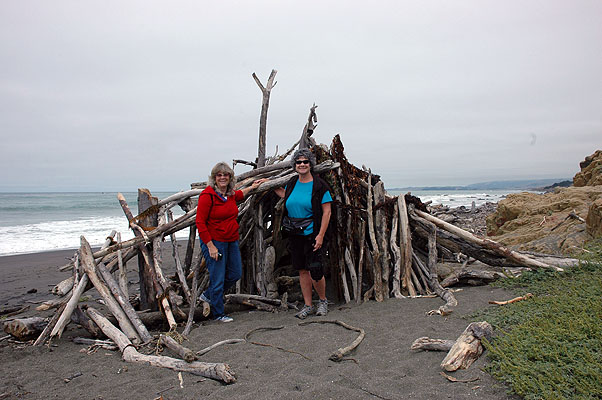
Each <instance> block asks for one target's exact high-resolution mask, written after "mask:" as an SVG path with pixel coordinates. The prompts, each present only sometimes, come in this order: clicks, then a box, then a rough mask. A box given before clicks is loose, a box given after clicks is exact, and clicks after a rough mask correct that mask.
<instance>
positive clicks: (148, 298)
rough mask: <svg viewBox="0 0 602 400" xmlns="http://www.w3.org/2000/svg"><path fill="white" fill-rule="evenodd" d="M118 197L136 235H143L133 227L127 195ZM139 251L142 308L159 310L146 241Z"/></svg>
mask: <svg viewBox="0 0 602 400" xmlns="http://www.w3.org/2000/svg"><path fill="white" fill-rule="evenodd" d="M117 199H118V200H119V204H120V205H121V208H122V209H123V213H124V214H125V216H126V218H127V219H128V222H129V223H130V226H131V227H132V230H133V231H134V234H135V235H136V237H141V236H142V233H141V232H140V231H138V230H136V229H134V227H133V224H135V221H134V216H133V215H132V211H131V210H130V207H129V206H128V204H127V202H126V201H125V197H123V195H122V194H121V193H117ZM138 251H139V253H138V257H139V261H138V266H139V268H140V271H139V273H138V274H139V276H140V306H141V307H142V309H151V310H157V305H156V304H155V298H156V295H157V292H156V289H155V283H154V282H155V280H154V271H153V269H152V268H151V263H152V257H151V255H150V252H149V250H148V248H147V247H146V246H145V244H144V243H140V244H139V245H138Z"/></svg>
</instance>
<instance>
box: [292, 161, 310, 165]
mask: <svg viewBox="0 0 602 400" xmlns="http://www.w3.org/2000/svg"><path fill="white" fill-rule="evenodd" d="M295 164H297V165H301V164H306V165H307V164H309V160H297V161H295Z"/></svg>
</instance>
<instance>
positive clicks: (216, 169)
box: [207, 161, 236, 194]
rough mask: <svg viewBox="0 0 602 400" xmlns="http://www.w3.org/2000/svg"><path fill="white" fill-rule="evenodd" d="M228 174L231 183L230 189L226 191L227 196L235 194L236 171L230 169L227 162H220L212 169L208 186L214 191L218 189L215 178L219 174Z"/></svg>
mask: <svg viewBox="0 0 602 400" xmlns="http://www.w3.org/2000/svg"><path fill="white" fill-rule="evenodd" d="M220 172H221V173H227V174H229V175H230V183H228V189H227V190H226V193H227V194H231V193H233V192H234V185H236V177H235V176H234V170H233V169H232V168H230V166H229V165H228V164H226V163H225V162H223V161H222V162H218V163H217V164H215V166H214V167H213V168H212V169H211V175H209V179H208V180H207V184H208V185H209V186H211V187H212V188H213V189H217V186H216V185H215V176H216V175H217V174H219V173H220Z"/></svg>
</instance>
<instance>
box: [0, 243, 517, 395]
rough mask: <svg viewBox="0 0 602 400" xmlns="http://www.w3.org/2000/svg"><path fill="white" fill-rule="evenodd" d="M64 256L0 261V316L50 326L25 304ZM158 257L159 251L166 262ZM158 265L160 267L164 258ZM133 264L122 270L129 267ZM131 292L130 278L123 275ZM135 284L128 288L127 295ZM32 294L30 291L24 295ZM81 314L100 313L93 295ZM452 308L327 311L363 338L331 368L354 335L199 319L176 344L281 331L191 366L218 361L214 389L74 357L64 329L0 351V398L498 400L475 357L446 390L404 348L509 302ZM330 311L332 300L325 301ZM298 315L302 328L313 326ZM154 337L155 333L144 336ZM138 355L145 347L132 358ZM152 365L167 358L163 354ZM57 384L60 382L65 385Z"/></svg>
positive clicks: (425, 301)
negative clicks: (39, 341) (224, 377)
mask: <svg viewBox="0 0 602 400" xmlns="http://www.w3.org/2000/svg"><path fill="white" fill-rule="evenodd" d="M73 252H74V251H73V250H69V251H56V252H48V253H37V254H29V255H18V256H7V257H0V276H1V277H2V278H1V285H0V288H1V290H0V307H2V308H4V307H6V306H11V305H26V304H30V305H31V308H30V310H28V311H26V312H25V313H23V314H22V315H20V316H19V317H22V316H33V315H39V316H50V315H52V311H47V312H37V311H35V310H34V308H35V305H36V304H31V303H29V302H39V301H42V300H46V299H50V298H52V297H53V296H52V295H51V294H50V293H49V290H50V289H51V288H52V286H54V285H55V284H56V283H58V282H59V281H61V280H62V279H64V278H66V277H68V276H69V275H70V272H58V266H61V265H64V264H66V262H67V259H68V258H69V257H71V256H72V255H73ZM169 254H170V253H169ZM164 258H165V259H167V258H168V257H164ZM135 266H136V262H135V261H134V260H133V261H131V262H130V263H129V267H130V268H131V269H134V268H135ZM130 280H131V282H136V281H137V277H136V273H135V272H132V273H131V278H130ZM135 286H136V285H132V287H135ZM31 289H36V290H37V292H36V293H27V292H28V291H30V290H31ZM88 294H89V295H90V296H91V299H90V301H89V303H90V304H94V305H95V307H100V305H98V304H96V302H95V299H96V298H98V294H97V293H96V292H94V291H91V292H89V293H88ZM456 297H457V299H458V303H459V305H458V307H457V308H456V310H455V312H454V313H453V314H451V315H449V316H447V317H441V316H437V315H434V316H427V315H426V312H427V311H429V310H431V309H435V308H438V307H439V306H440V305H442V304H443V302H442V300H441V299H438V298H419V299H399V300H398V299H389V300H387V301H385V302H383V303H376V302H374V301H369V302H367V303H364V304H361V305H356V304H351V305H346V304H331V306H330V310H331V311H330V313H329V314H328V316H327V317H326V318H325V319H328V320H340V321H343V322H346V323H347V324H350V325H353V326H356V327H360V328H363V329H364V330H365V332H366V337H365V339H364V341H363V342H362V343H361V344H360V345H359V347H358V348H357V349H356V350H355V351H354V352H353V353H352V354H351V355H350V356H349V357H350V358H351V359H350V360H348V361H343V362H340V363H335V362H332V361H329V359H328V357H329V355H330V354H331V353H332V352H334V351H335V350H336V349H337V348H339V347H344V346H346V345H348V344H350V343H351V342H352V341H353V340H354V339H355V338H356V336H357V333H356V332H352V331H349V330H346V329H344V328H342V327H340V326H337V325H332V324H310V325H308V326H299V325H298V323H299V322H300V321H299V320H298V319H296V318H294V317H293V312H292V311H289V312H281V313H274V314H271V313H266V312H258V311H250V312H249V311H244V312H237V313H234V314H232V316H233V317H234V322H233V323H229V324H223V323H215V322H212V321H201V322H200V323H199V324H197V325H195V328H194V329H193V331H192V333H191V335H190V337H189V338H188V340H187V341H185V342H184V345H185V346H187V347H189V348H191V349H193V350H200V349H202V348H205V347H207V346H209V345H211V344H213V343H216V342H219V341H221V340H225V339H232V338H244V337H245V334H246V333H247V332H249V331H251V330H253V329H256V328H260V327H283V328H282V329H279V330H273V331H261V332H256V333H254V334H253V335H252V336H251V340H253V341H257V342H262V343H268V344H271V345H273V346H279V347H282V348H285V349H288V350H291V351H294V352H297V353H301V354H303V355H305V356H306V357H307V358H309V360H308V359H305V358H303V357H302V356H300V355H298V354H295V353H293V352H285V351H281V350H278V349H276V348H275V347H264V346H257V345H253V344H250V343H239V344H233V345H226V346H221V347H218V348H216V349H214V350H212V351H211V352H209V353H207V354H205V355H204V356H202V357H201V361H207V362H224V363H228V364H229V365H230V366H231V368H232V369H233V370H234V371H235V373H236V375H237V382H236V383H234V384H231V385H224V384H222V383H220V382H217V381H213V380H210V379H205V378H202V377H198V376H194V375H191V374H187V373H183V374H182V379H183V384H182V386H183V387H181V385H180V381H179V378H178V373H177V372H175V371H172V370H167V369H161V368H156V367H151V366H146V365H138V364H131V363H125V362H123V361H122V360H121V357H120V353H119V352H113V351H108V350H102V349H101V350H99V351H97V352H96V353H93V354H86V353H85V352H82V350H84V349H85V348H86V347H85V346H82V345H76V344H74V343H73V342H72V341H71V339H72V338H73V337H76V336H86V332H85V331H83V330H81V329H80V328H78V327H77V326H75V325H73V324H71V325H69V326H68V328H67V329H66V331H65V333H64V334H63V337H62V338H61V339H59V340H55V341H53V343H52V346H51V347H47V346H43V347H41V348H33V347H31V346H25V345H21V346H20V345H17V344H15V343H7V341H6V340H4V341H2V342H0V359H1V360H2V363H1V365H2V375H1V376H2V379H1V380H0V381H1V383H0V399H5V398H6V399H13V398H15V399H16V398H19V399H54V398H57V399H59V398H60V399H125V398H129V399H156V398H160V396H163V399H198V398H201V397H204V396H211V398H213V399H229V400H231V399H346V400H351V399H406V398H408V399H508V398H511V397H509V396H508V395H507V394H506V388H505V387H504V386H503V385H501V384H500V383H498V382H497V381H495V380H493V378H491V377H490V376H489V375H488V374H487V373H485V372H483V371H482V368H483V366H484V364H485V362H486V357H481V358H480V359H479V360H478V361H477V362H476V363H475V364H473V365H472V366H471V367H470V368H469V369H468V370H464V371H458V372H456V373H452V374H451V375H453V376H454V377H456V378H458V379H470V378H479V379H478V380H477V381H475V382H470V383H451V382H449V381H447V380H446V379H445V378H444V377H443V376H441V375H440V371H441V368H440V367H439V364H440V363H441V361H442V359H443V358H444V356H445V354H444V353H440V352H414V351H411V350H410V345H411V344H412V342H413V341H414V340H415V339H417V338H419V337H421V336H429V337H431V338H442V339H456V338H457V337H458V336H459V335H460V334H461V333H462V331H463V330H464V329H465V328H466V326H467V325H468V323H469V322H470V320H469V319H467V318H466V316H467V315H468V314H470V313H472V312H473V311H475V310H478V309H482V308H485V307H489V305H488V304H487V302H488V301H489V300H494V299H495V300H505V299H509V298H511V297H513V296H512V294H511V293H508V292H505V291H503V290H501V289H495V288H490V287H488V286H483V287H467V288H464V289H463V290H462V291H460V292H457V293H456ZM331 301H332V299H331ZM317 318H318V317H310V319H308V320H312V319H317ZM153 333H154V334H158V333H159V332H156V331H155V332H153ZM2 336H4V334H3V335H2ZM141 351H143V352H150V351H152V349H149V348H143V349H141ZM163 354H164V355H171V354H170V353H169V351H168V350H165V351H164V353H163ZM76 374H81V375H80V376H77V377H75V378H74V379H72V380H71V381H70V382H68V383H66V382H65V381H64V380H65V378H69V377H72V376H75V375H76Z"/></svg>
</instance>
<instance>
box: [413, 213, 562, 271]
mask: <svg viewBox="0 0 602 400" xmlns="http://www.w3.org/2000/svg"><path fill="white" fill-rule="evenodd" d="M416 214H418V216H419V217H422V218H424V219H426V220H427V221H429V222H432V223H433V224H435V225H437V226H438V227H439V228H441V229H445V230H446V231H448V232H451V233H453V234H455V235H457V236H459V237H461V238H462V239H464V240H466V241H469V242H471V243H475V244H477V245H479V246H481V247H483V248H486V249H488V250H491V251H494V252H495V253H497V254H500V255H502V256H504V257H506V258H509V259H511V260H513V261H515V262H517V263H519V264H522V265H524V266H527V267H534V268H548V269H553V270H555V271H564V270H563V269H562V268H560V267H555V266H553V265H548V264H545V263H543V262H540V261H537V260H534V259H532V258H529V257H527V256H525V255H523V254H520V253H517V252H516V251H513V250H510V249H508V248H506V247H504V246H502V245H501V244H499V243H497V242H494V241H493V240H489V239H482V238H479V237H477V236H475V235H473V234H471V233H469V232H467V231H465V230H463V229H461V228H458V227H457V226H454V225H452V224H450V223H447V222H445V221H443V220H441V219H439V218H437V217H434V216H432V215H430V214H428V213H425V212H423V211H420V210H416Z"/></svg>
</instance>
